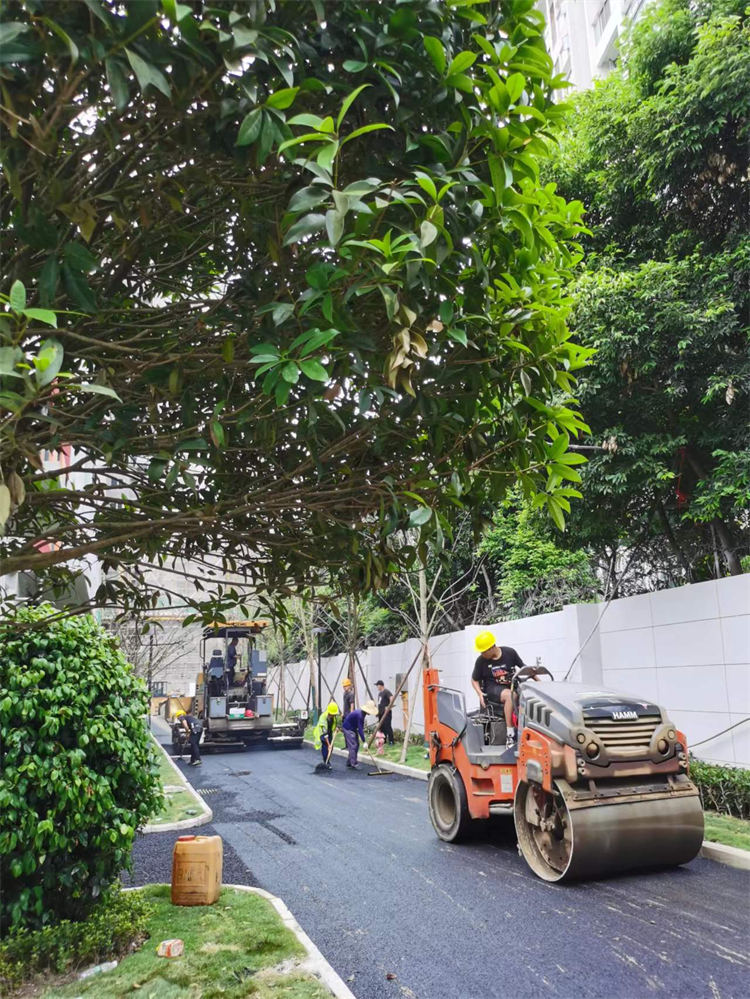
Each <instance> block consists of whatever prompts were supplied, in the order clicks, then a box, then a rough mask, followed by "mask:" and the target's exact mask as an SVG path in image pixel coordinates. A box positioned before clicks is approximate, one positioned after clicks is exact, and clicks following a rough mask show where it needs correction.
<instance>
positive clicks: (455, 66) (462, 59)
mask: <svg viewBox="0 0 750 999" xmlns="http://www.w3.org/2000/svg"><path fill="white" fill-rule="evenodd" d="M476 57H477V55H476V52H459V53H458V55H457V56H456V57H455V59H452V60H451V64H450V66H449V67H448V76H455V75H456V74H458V73H463V71H464V70H465V69H468V68H469V66H473V65H474V61H475V60H476Z"/></svg>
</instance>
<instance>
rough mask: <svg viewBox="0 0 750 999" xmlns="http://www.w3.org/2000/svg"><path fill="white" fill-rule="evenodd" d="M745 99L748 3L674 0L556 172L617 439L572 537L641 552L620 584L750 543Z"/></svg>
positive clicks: (708, 564) (581, 301)
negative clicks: (580, 216) (569, 213)
mask: <svg viewBox="0 0 750 999" xmlns="http://www.w3.org/2000/svg"><path fill="white" fill-rule="evenodd" d="M749 112H750V17H749V16H748V11H747V6H746V4H745V2H744V0H695V2H694V0H663V2H662V3H660V4H655V5H653V6H652V7H649V8H648V10H647V11H646V13H645V14H644V17H643V19H642V21H639V23H638V24H637V25H636V26H635V27H634V28H633V31H632V35H631V36H630V39H629V41H628V43H627V44H626V46H625V50H624V54H623V61H622V65H621V67H620V68H619V69H618V70H616V71H615V72H614V73H613V74H612V75H611V76H610V77H608V78H607V79H606V80H605V81H604V82H603V83H600V84H598V85H597V87H596V88H595V89H594V90H593V91H592V92H590V93H586V94H583V95H582V96H581V97H580V99H579V101H578V105H577V108H576V113H575V115H574V116H573V117H572V119H571V122H570V126H569V130H568V132H567V134H566V137H565V139H564V141H563V144H562V148H561V151H560V153H559V156H558V158H557V161H556V163H555V165H554V168H553V170H552V173H553V175H554V176H555V178H556V179H557V180H558V181H559V183H560V188H561V191H562V192H563V193H565V194H566V196H568V197H571V196H573V197H579V198H582V199H583V200H584V202H585V203H586V206H587V212H588V214H587V222H588V224H589V226H590V229H591V233H590V236H589V237H588V239H587V241H586V242H587V244H588V249H589V251H590V252H589V254H588V257H587V264H586V270H585V273H584V274H583V276H582V277H581V278H580V280H578V281H577V284H576V285H575V286H574V289H573V291H574V297H575V309H574V315H573V325H574V328H575V331H576V335H577V337H578V338H579V339H580V340H581V341H582V342H583V343H584V344H585V345H586V346H588V347H590V348H593V349H594V350H595V352H596V353H595V360H594V363H593V364H592V366H591V367H590V368H589V369H588V371H587V373H586V375H585V377H584V378H583V380H582V381H581V383H580V386H579V399H580V402H581V406H582V409H583V411H584V413H585V415H586V418H587V419H588V420H589V422H590V425H591V430H592V442H594V443H597V444H599V443H601V442H602V441H604V442H605V444H606V445H607V446H606V448H605V449H604V450H603V451H601V452H600V454H598V455H597V456H596V457H595V458H594V459H592V461H591V462H590V463H589V464H588V465H587V467H586V469H585V472H584V492H585V496H586V502H585V504H581V505H579V506H578V508H577V509H576V510H575V511H574V517H573V521H572V531H571V539H572V541H573V543H575V544H584V545H590V546H591V547H592V549H593V550H595V551H596V552H597V554H598V556H599V559H600V563H601V565H602V566H603V567H604V566H608V570H609V571H610V572H612V573H615V574H618V573H619V572H620V570H621V569H623V568H624V564H625V562H627V561H629V560H631V559H633V562H632V565H633V566H634V567H636V568H638V569H639V570H640V573H641V577H642V578H641V579H640V580H639V581H638V582H636V583H635V584H628V583H626V589H627V586H628V585H631V586H632V585H634V586H635V587H636V588H638V587H643V586H646V587H647V586H649V585H653V584H654V582H657V583H658V582H661V583H662V584H665V585H669V584H672V585H674V583H675V582H678V581H685V580H687V581H689V580H692V579H700V578H707V577H710V576H716V575H723V574H726V573H737V572H739V571H740V569H741V567H740V557H741V555H742V553H743V552H747V550H748V545H749V544H750V535H749V533H748V527H749V525H748V521H747V509H748V507H750V488H749V484H750V451H749V450H748V436H747V422H748V421H747V412H748V391H749V389H750V355H749V354H748V349H747V348H748V325H747V319H748V315H750V296H749V294H748V289H749V288H750V284H749V283H748V271H749V266H748V265H749V264H750V238H749V237H748V230H747V205H748V166H749V162H748V149H749V148H750V147H749V146H748V139H749V138H750V135H749V127H750V124H749V123H750V115H749ZM625 553H628V554H627V558H625V557H624V556H625ZM618 592H621V591H618Z"/></svg>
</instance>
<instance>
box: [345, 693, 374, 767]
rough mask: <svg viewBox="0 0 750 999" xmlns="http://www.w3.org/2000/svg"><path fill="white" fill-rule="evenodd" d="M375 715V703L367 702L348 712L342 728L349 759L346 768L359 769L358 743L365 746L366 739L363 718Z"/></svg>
mask: <svg viewBox="0 0 750 999" xmlns="http://www.w3.org/2000/svg"><path fill="white" fill-rule="evenodd" d="M377 713H378V709H377V706H376V705H375V703H374V702H373V701H368V702H367V704H363V705H362V707H361V708H358V709H357V710H356V711H350V712H349V714H348V715H347V716H346V718H345V719H344V724H343V726H342V728H343V729H344V738H345V739H346V748H347V749H348V750H349V759H348V760H347V762H346V765H347V767H351V769H352V770H357V769H359V764H358V763H357V754H358V752H359V743H360V741H361V742H362V743H363V744H365V745H366V744H367V739H366V738H365V716H366V715H376V714H377Z"/></svg>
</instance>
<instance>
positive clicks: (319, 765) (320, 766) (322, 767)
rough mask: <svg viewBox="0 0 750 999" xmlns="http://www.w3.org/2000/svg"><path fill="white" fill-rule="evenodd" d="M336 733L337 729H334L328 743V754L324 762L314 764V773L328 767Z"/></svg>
mask: <svg viewBox="0 0 750 999" xmlns="http://www.w3.org/2000/svg"><path fill="white" fill-rule="evenodd" d="M337 734H338V729H336V730H335V732H334V733H333V735H332V736H331V741H330V742H329V743H328V756H326V761H325V763H317V764H316V765H315V773H316V774H319V773H322V772H323V771H324V770H327V769H328V765H329V763H330V760H331V756H332V755H333V743H334V740H335V738H336V735H337Z"/></svg>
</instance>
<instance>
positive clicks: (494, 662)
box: [471, 631, 524, 749]
mask: <svg viewBox="0 0 750 999" xmlns="http://www.w3.org/2000/svg"><path fill="white" fill-rule="evenodd" d="M474 648H475V649H476V650H477V652H478V653H479V655H478V657H477V661H476V662H475V663H474V670H473V672H472V674H471V685H472V687H473V688H474V690H476V692H477V694H478V695H479V704H480V706H481V707H482V708H484V707H486V705H487V702H488V701H489V702H490V703H491V704H496V705H501V706H502V708H503V712H504V714H505V724H506V727H507V736H506V739H505V745H506V747H507V748H509V749H510V748H512V747H513V746H514V745H515V742H516V730H515V728H514V727H513V700H512V697H511V686H510V685H511V682H512V680H513V677H514V676H515V673H516V671H517V670H519V669H523V667H524V663H523V660H522V659H521V657H520V656H519V654H518V653H517V652H516V650H515V649H511V648H510V646H507V645H506V646H504V647H503V648H500V646H499V645H498V644H497V642H496V640H495V636H494V635H493V634H492V632H491V631H480V632H479V634H478V635H477V637H476V638H475V639H474Z"/></svg>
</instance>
